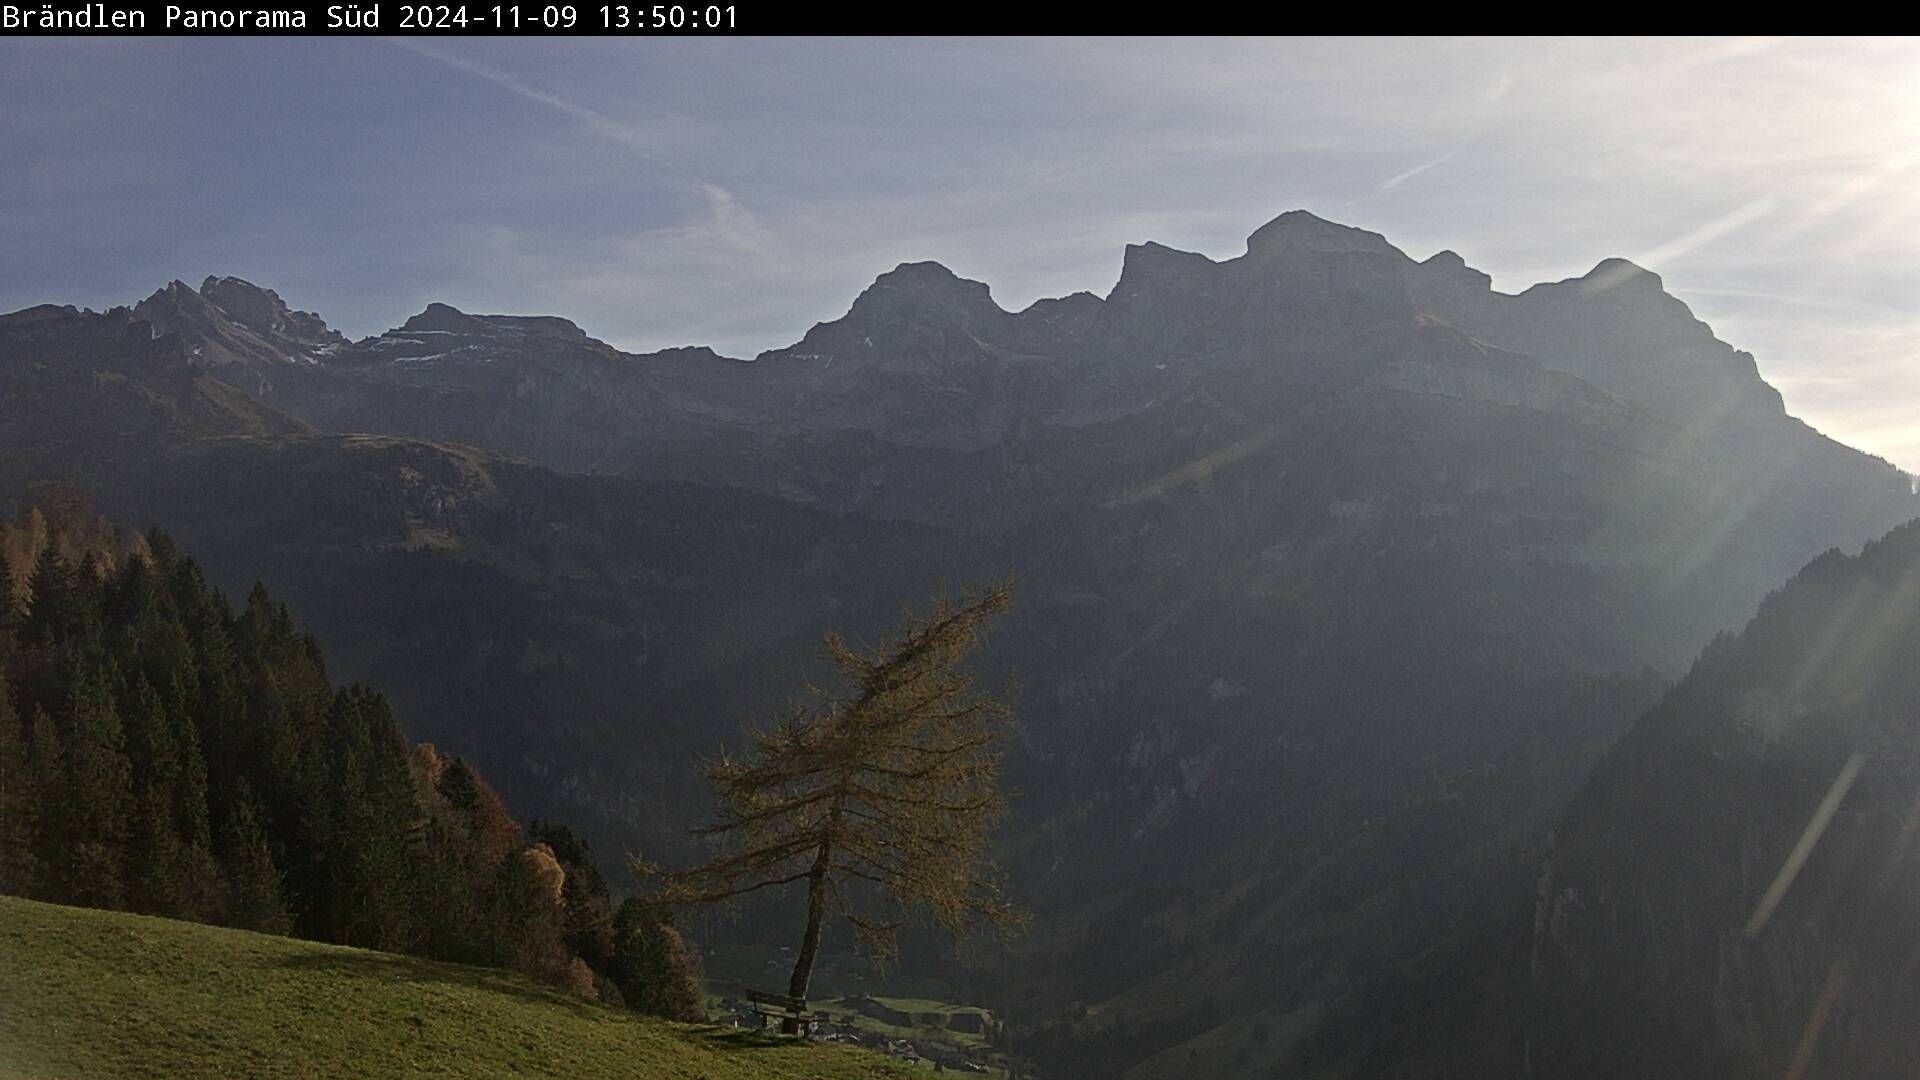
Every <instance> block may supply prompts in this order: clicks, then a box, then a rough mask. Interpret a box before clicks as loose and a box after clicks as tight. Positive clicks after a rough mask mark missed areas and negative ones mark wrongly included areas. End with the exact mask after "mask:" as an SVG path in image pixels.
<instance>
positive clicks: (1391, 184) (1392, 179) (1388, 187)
mask: <svg viewBox="0 0 1920 1080" xmlns="http://www.w3.org/2000/svg"><path fill="white" fill-rule="evenodd" d="M1452 156H1453V154H1452V152H1451V151H1449V152H1448V153H1445V154H1441V155H1440V156H1439V157H1437V158H1434V159H1433V160H1432V161H1428V162H1424V163H1422V164H1419V165H1415V166H1414V167H1413V168H1411V169H1408V170H1407V171H1406V172H1403V173H1399V174H1396V175H1394V176H1389V177H1387V178H1386V179H1385V180H1382V181H1380V183H1379V184H1378V185H1376V186H1375V187H1374V189H1373V190H1375V191H1377V192H1379V193H1380V194H1382V195H1384V194H1386V193H1387V192H1389V191H1392V190H1393V189H1394V188H1397V187H1399V186H1400V185H1401V184H1404V183H1406V182H1407V181H1409V180H1411V179H1413V178H1414V177H1416V176H1419V175H1420V174H1421V173H1423V172H1426V171H1427V170H1428V169H1431V168H1433V167H1434V166H1436V165H1443V164H1445V163H1446V161H1447V159H1448V158H1451V157H1452Z"/></svg>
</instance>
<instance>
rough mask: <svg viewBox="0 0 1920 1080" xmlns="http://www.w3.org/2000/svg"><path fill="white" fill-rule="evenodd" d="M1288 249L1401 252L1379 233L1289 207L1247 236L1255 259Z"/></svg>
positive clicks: (1366, 252) (1378, 252)
mask: <svg viewBox="0 0 1920 1080" xmlns="http://www.w3.org/2000/svg"><path fill="white" fill-rule="evenodd" d="M1289 248H1295V249H1301V250H1307V251H1318V252H1324V253H1329V254H1372V255H1401V254H1402V252H1401V251H1400V249H1399V248H1397V247H1394V246H1393V245H1392V244H1390V243H1388V242H1387V238H1386V237H1384V236H1381V235H1380V234H1379V233H1376V232H1368V231H1367V230H1365V229H1356V228H1354V227H1353V226H1351V225H1341V224H1338V223H1336V222H1332V221H1328V220H1327V219H1325V218H1323V217H1318V216H1316V215H1314V214H1310V213H1308V212H1307V211H1305V210H1289V211H1287V212H1286V213H1284V214H1281V215H1280V216H1279V217H1277V218H1274V219H1273V220H1272V221H1269V222H1267V223H1266V224H1265V225H1262V226H1260V227H1259V228H1258V229H1256V230H1254V232H1253V235H1251V236H1249V237H1247V254H1249V255H1252V256H1254V257H1256V258H1258V257H1261V256H1265V255H1269V254H1273V253H1276V252H1280V251H1283V250H1286V249H1289Z"/></svg>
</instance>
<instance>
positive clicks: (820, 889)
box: [780, 840, 833, 1035]
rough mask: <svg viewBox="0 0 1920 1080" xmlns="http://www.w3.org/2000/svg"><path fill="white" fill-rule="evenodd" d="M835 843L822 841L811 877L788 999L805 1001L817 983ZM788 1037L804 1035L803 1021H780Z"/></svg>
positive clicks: (808, 882) (810, 872)
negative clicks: (809, 988)
mask: <svg viewBox="0 0 1920 1080" xmlns="http://www.w3.org/2000/svg"><path fill="white" fill-rule="evenodd" d="M832 855H833V842H832V841H830V840H822V841H820V854H819V855H818V856H816V857H815V858H814V860H813V869H812V870H811V871H809V872H808V874H807V936H806V937H804V938H802V939H800V956H799V957H798V958H797V959H795V960H794V962H793V978H792V979H790V980H789V981H788V982H787V996H789V997H795V998H804V997H806V996H807V984H808V983H810V982H812V981H813V958H814V956H815V955H816V954H818V953H819V952H820V924H821V923H823V922H825V921H826V915H827V868H828V867H829V866H831V865H832V862H831V859H832ZM780 1030H781V1031H783V1032H785V1033H786V1034H788V1035H798V1034H800V1021H799V1020H797V1019H795V1018H793V1017H788V1018H787V1019H785V1020H783V1021H781V1022H780Z"/></svg>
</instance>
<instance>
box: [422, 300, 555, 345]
mask: <svg viewBox="0 0 1920 1080" xmlns="http://www.w3.org/2000/svg"><path fill="white" fill-rule="evenodd" d="M400 332H401V333H407V334H419V333H446V334H471V335H479V336H499V335H516V336H517V335H537V336H541V337H557V338H571V339H574V340H577V341H589V340H591V339H589V338H588V337H587V332H586V331H585V330H582V329H580V327H579V326H578V325H577V324H575V323H574V322H573V320H571V319H563V318H561V317H559V316H558V315H469V314H467V313H466V312H464V311H461V310H460V309H459V308H457V307H454V306H453V305H452V304H442V303H439V302H437V301H436V302H434V303H431V304H428V305H427V306H426V308H425V309H424V310H422V311H421V312H420V314H418V315H415V316H413V317H412V318H410V319H408V320H407V321H406V322H405V323H403V324H401V326H400Z"/></svg>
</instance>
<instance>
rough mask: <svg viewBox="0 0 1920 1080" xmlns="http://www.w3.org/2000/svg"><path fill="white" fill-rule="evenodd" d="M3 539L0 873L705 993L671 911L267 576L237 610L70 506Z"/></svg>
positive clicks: (200, 915)
mask: <svg viewBox="0 0 1920 1080" xmlns="http://www.w3.org/2000/svg"><path fill="white" fill-rule="evenodd" d="M0 556H3V557H4V559H5V565H6V572H5V573H3V574H0V584H4V585H5V586H6V590H5V595H4V596H0V680H3V681H0V892H5V893H10V894H13V895H16V896H26V897H32V898H34V899H39V900H47V901H52V902H56V903H63V904H75V905H83V906H88V907H98V908H107V909H113V910H125V911H133V912H140V913H144V914H151V915H164V916H169V917H173V918H180V919H189V920H194V921H199V922H210V923H217V924H220V925H224V926H232V927H239V928H243V929H250V930H261V931H266V932H269V933H280V934H293V935H295V936H298V937H303V938H308V939H312V940H315V941H325V942H333V943H338V944H343V945H355V946H361V947H365V948H375V949H382V950H387V951H392V952H405V953H412V954H415V955H420V956H428V957H435V958H441V959H448V960H458V961H462V962H466V963H476V964H490V965H494V966H501V967H512V968H515V969H518V970H521V971H524V972H527V973H529V974H531V975H534V976H535V977H537V978H540V979H543V980H545V981H547V982H552V983H557V984H562V985H566V986H569V987H571V988H573V989H574V990H576V991H577V992H579V993H582V994H586V995H590V996H599V997H602V998H604V999H607V1000H610V1001H620V1000H622V999H623V997H630V998H631V999H632V1003H633V1004H635V1005H636V1006H640V1007H646V1008H648V1009H650V1010H652V1011H658V1012H662V1013H665V1014H667V1015H673V1016H682V1017H688V1018H691V1017H693V1016H695V1015H697V1010H696V1002H697V997H696V995H697V987H696V986H695V985H694V984H693V982H692V975H691V970H690V968H689V967H688V959H687V957H686V955H685V953H684V951H683V950H682V949H681V948H680V945H679V940H678V937H677V935H675V933H674V931H673V930H672V928H671V927H670V926H667V925H663V924H662V922H661V916H660V914H659V913H656V912H654V911H652V910H651V909H648V908H645V907H644V906H641V905H638V904H633V905H629V906H628V907H626V908H624V909H623V910H621V911H620V912H619V913H618V916H617V917H616V913H615V911H614V910H613V908H612V906H611V903H610V898H609V893H608V889H607V886H606V883H605V881H604V880H603V879H602V877H601V875H600V873H599V871H598V869H597V868H596V867H595V865H594V862H593V859H592V857H591V854H590V853H589V851H588V850H587V848H586V847H585V846H584V844H582V843H581V842H580V841H579V840H578V839H576V838H575V837H574V836H573V834H572V833H571V831H569V830H568V829H566V828H565V827H562V826H552V825H548V826H541V825H536V826H535V827H533V828H532V829H523V828H522V827H521V826H520V825H519V824H517V823H516V822H515V821H514V820H513V818H512V816H511V815H510V813H509V812H508V810H507V807H506V806H505V804H504V803H503V802H502V801H501V799H500V798H499V796H497V795H496V794H495V793H494V792H493V791H492V789H491V788H490V787H489V786H488V785H487V783H486V782H485V781H484V780H483V779H481V777H480V776H479V774H478V773H477V772H475V771H474V770H473V769H472V768H471V767H470V766H469V765H468V764H467V763H466V762H465V761H463V760H461V759H460V758H458V757H454V756H450V755H448V754H445V753H443V752H441V751H440V750H439V749H437V748H436V747H434V746H432V745H428V744H421V745H418V746H410V745H409V744H408V742H407V741H406V739H405V738H404V737H403V736H402V735H401V733H400V728H399V725H398V724H397V723H396V721H395V718H394V715H393V711H392V709H391V708H390V706H389V705H388V703H387V700H386V698H385V697H383V696H382V695H381V694H379V693H378V692H377V691H374V690H372V689H369V688H366V687H362V686H336V685H335V684H334V683H333V681H332V680H331V679H330V678H329V676H328V672H327V666H326V662H325V658H324V657H323V656H322V654H321V651H320V648H319V646H318V645H317V644H316V643H315V642H314V640H313V639H312V638H311V637H310V636H308V635H306V634H305V633H303V632H301V631H300V630H299V629H298V628H297V626H296V625H295V622H294V619H293V616H292V614H291V613H290V612H289V611H288V610H287V608H286V607H285V606H284V605H282V604H279V603H277V602H275V601H274V600H273V598H272V597H271V596H270V595H269V594H268V593H267V591H266V589H265V588H263V587H257V586H256V587H255V588H254V589H253V591H252V592H251V593H250V594H249V595H248V596H247V599H246V602H245V604H244V606H243V607H241V608H240V609H239V610H237V611H236V610H234V609H233V608H231V607H230V606H229V604H228V603H227V602H226V600H225V599H224V598H223V597H222V596H221V595H220V594H219V593H218V592H217V591H215V590H214V589H213V588H211V587H210V586H209V585H208V584H207V582H206V580H205V578H204V576H203V575H202V573H201V571H200V568H199V566H198V565H197V564H196V563H195V562H194V561H193V560H192V559H191V558H189V557H188V556H187V555H185V554H184V553H183V552H181V551H180V550H179V549H178V548H177V547H176V546H175V545H174V543H173V542H172V541H171V540H170V539H169V538H168V537H167V536H166V535H165V534H163V533H160V532H157V531H156V532H150V533H148V534H146V535H144V536H133V537H131V538H129V539H125V540H122V539H121V538H120V536H119V534H118V533H116V532H115V530H114V529H113V528H111V527H110V526H108V525H107V524H106V523H104V522H101V521H99V520H97V519H89V518H88V517H87V516H85V515H84V513H82V512H80V511H79V510H77V508H75V507H73V506H71V505H68V506H65V507H60V508H57V509H56V516H55V517H53V518H52V519H49V517H48V516H47V515H45V514H43V513H42V512H41V511H40V510H38V509H36V510H34V511H32V512H30V513H29V514H28V515H27V516H26V517H25V518H24V520H23V521H21V522H20V523H19V524H17V525H11V526H6V527H4V528H0ZM19 568H25V569H24V571H23V570H21V569H19Z"/></svg>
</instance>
